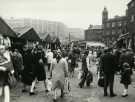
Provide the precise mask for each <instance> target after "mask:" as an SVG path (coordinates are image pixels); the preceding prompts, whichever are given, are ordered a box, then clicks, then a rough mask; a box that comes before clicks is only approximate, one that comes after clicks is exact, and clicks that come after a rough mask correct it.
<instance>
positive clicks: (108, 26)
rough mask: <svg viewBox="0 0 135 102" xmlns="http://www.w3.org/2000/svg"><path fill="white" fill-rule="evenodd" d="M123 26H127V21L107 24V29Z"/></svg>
mask: <svg viewBox="0 0 135 102" xmlns="http://www.w3.org/2000/svg"><path fill="white" fill-rule="evenodd" d="M122 25H125V26H126V25H127V22H126V21H124V22H121V21H119V22H112V23H107V24H106V26H107V28H110V27H115V26H119V27H121V26H122Z"/></svg>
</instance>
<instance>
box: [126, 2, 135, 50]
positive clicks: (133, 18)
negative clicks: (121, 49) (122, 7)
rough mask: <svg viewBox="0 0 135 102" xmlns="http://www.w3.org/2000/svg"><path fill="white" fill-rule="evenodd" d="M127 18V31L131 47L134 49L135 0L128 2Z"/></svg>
mask: <svg viewBox="0 0 135 102" xmlns="http://www.w3.org/2000/svg"><path fill="white" fill-rule="evenodd" d="M127 6H128V9H127V18H128V24H127V27H128V31H129V34H130V36H131V42H132V43H131V47H132V49H133V50H134V51H135V0H131V1H130V2H129V3H128V4H127Z"/></svg>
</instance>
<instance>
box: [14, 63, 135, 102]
mask: <svg viewBox="0 0 135 102" xmlns="http://www.w3.org/2000/svg"><path fill="white" fill-rule="evenodd" d="M79 66H80V65H79ZM91 69H92V72H93V74H94V82H93V84H92V85H91V87H89V88H87V87H84V88H82V89H80V88H79V87H78V82H79V80H78V79H77V72H76V74H75V78H72V79H70V82H71V87H72V88H71V92H70V93H69V94H68V95H66V97H65V98H64V99H59V101H58V102H135V88H133V85H131V86H130V87H129V96H128V97H126V98H122V97H121V93H122V88H123V86H122V85H121V84H120V83H119V81H120V79H119V78H120V76H118V75H117V76H116V77H115V79H116V80H115V85H114V86H115V87H114V90H115V93H116V94H117V96H116V97H114V98H110V97H104V96H103V89H102V88H100V87H98V86H97V75H96V66H95V65H93V66H92V68H91ZM21 87H22V85H21V84H19V85H18V87H17V88H16V89H13V90H11V102H53V101H52V95H51V93H49V94H47V93H45V91H44V90H45V88H44V84H43V82H39V83H38V84H37V86H36V93H37V95H34V96H29V93H22V92H21Z"/></svg>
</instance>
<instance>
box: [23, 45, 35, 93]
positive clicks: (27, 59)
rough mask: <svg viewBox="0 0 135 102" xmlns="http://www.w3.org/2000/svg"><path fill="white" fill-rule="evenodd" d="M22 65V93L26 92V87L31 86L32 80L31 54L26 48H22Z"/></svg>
mask: <svg viewBox="0 0 135 102" xmlns="http://www.w3.org/2000/svg"><path fill="white" fill-rule="evenodd" d="M22 56H23V65H24V69H23V71H22V82H23V83H24V88H23V90H22V92H26V91H27V90H26V86H27V85H28V86H29V85H31V84H32V82H33V80H34V74H33V68H32V53H31V50H30V49H28V47H26V46H25V47H24V48H23V53H22Z"/></svg>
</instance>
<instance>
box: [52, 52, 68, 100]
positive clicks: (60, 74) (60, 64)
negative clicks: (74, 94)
mask: <svg viewBox="0 0 135 102" xmlns="http://www.w3.org/2000/svg"><path fill="white" fill-rule="evenodd" d="M51 70H52V83H53V88H52V89H53V91H54V101H56V99H57V91H56V89H60V90H61V98H62V97H63V96H64V84H65V79H66V78H67V77H68V64H67V62H66V61H65V60H64V59H63V58H62V54H61V52H57V56H56V60H55V61H54V62H53V63H52V65H51Z"/></svg>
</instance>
